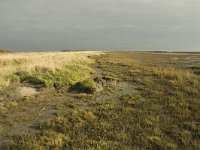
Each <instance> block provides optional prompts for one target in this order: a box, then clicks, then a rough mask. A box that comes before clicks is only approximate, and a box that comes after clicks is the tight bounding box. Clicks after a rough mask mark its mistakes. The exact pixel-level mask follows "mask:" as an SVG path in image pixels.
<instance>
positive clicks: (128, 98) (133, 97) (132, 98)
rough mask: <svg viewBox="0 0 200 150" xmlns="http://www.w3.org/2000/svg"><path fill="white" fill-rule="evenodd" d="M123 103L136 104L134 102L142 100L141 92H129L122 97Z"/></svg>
mask: <svg viewBox="0 0 200 150" xmlns="http://www.w3.org/2000/svg"><path fill="white" fill-rule="evenodd" d="M121 101H122V103H124V104H125V105H127V106H130V105H131V106H134V104H136V103H138V102H140V101H141V96H140V94H139V93H134V94H128V95H124V96H122V97H121Z"/></svg>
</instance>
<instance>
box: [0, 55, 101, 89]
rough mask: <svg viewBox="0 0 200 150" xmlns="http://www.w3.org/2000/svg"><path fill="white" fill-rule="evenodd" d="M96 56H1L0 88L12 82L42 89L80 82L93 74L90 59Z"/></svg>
mask: <svg viewBox="0 0 200 150" xmlns="http://www.w3.org/2000/svg"><path fill="white" fill-rule="evenodd" d="M96 54H98V52H44V53H43V52H41V53H5V54H0V67H1V70H0V88H2V87H5V86H8V85H10V84H11V83H12V82H19V81H26V80H27V81H30V82H41V84H44V85H45V86H52V85H53V84H57V85H63V84H70V83H73V82H76V81H80V80H83V79H85V78H87V77H88V75H89V73H90V72H91V71H92V70H91V69H90V68H89V67H88V66H87V64H90V63H92V60H91V59H89V58H88V56H89V55H96Z"/></svg>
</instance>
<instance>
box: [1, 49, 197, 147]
mask: <svg viewBox="0 0 200 150" xmlns="http://www.w3.org/2000/svg"><path fill="white" fill-rule="evenodd" d="M0 65H1V70H0V78H1V81H2V82H1V90H0V95H1V96H0V149H20V150H21V149H36V150H38V149H41V150H42V149H87V150H88V149H91V150H92V149H200V117H199V116H200V111H199V109H200V101H199V100H200V76H199V65H200V55H199V54H198V53H197V54H193V53H189V54H188V53H164V54H163V53H150V52H104V54H102V53H100V52H63V53H33V54H32V53H31V55H30V53H17V54H3V55H1V54H0ZM24 86H28V87H31V88H35V89H36V90H37V94H35V95H32V96H25V97H24V96H20V95H19V93H18V92H19V91H17V90H16V89H18V88H19V87H24ZM74 91H75V92H74Z"/></svg>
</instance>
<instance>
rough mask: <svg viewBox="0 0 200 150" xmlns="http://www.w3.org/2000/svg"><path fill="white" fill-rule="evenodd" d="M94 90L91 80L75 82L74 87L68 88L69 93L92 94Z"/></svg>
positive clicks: (93, 83)
mask: <svg viewBox="0 0 200 150" xmlns="http://www.w3.org/2000/svg"><path fill="white" fill-rule="evenodd" d="M95 89H96V83H95V82H94V80H92V79H85V80H82V81H80V82H77V83H76V84H75V85H73V86H72V87H70V89H69V90H70V91H76V92H78V93H88V94H91V93H94V92H95Z"/></svg>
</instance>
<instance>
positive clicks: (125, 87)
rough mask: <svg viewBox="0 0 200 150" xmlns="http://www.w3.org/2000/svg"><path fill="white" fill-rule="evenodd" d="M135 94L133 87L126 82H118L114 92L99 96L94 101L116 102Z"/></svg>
mask: <svg viewBox="0 0 200 150" xmlns="http://www.w3.org/2000/svg"><path fill="white" fill-rule="evenodd" d="M135 92H136V90H135V86H133V85H132V84H130V83H128V82H120V83H118V84H117V87H116V89H115V90H114V91H112V92H109V93H107V94H101V95H99V96H98V97H97V99H96V100H97V101H99V102H105V101H107V100H112V101H118V100H120V98H121V97H122V96H124V95H127V94H132V93H135Z"/></svg>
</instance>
